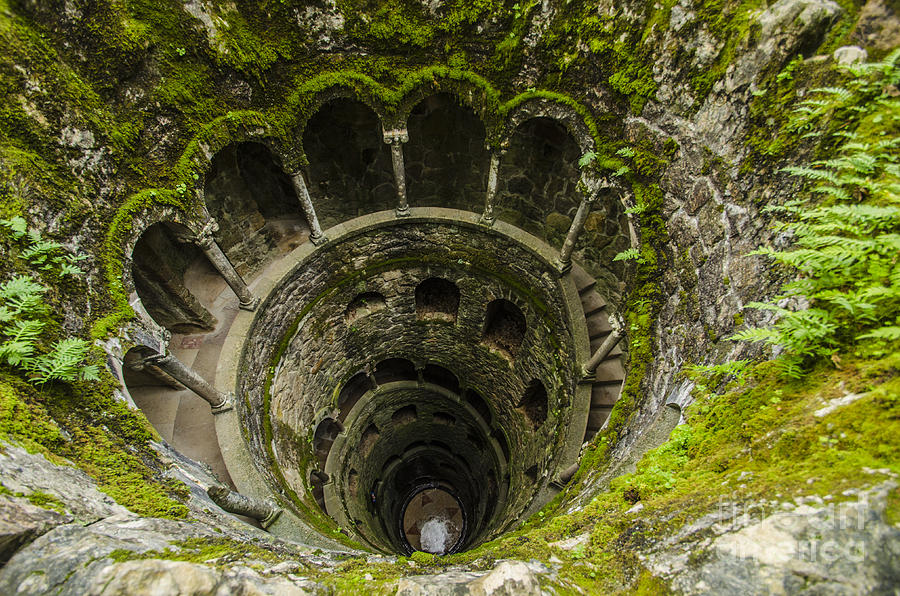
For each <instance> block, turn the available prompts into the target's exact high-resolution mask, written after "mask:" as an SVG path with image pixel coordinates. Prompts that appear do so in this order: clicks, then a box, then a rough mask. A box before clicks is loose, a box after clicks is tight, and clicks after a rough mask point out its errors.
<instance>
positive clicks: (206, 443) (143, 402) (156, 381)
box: [122, 346, 231, 486]
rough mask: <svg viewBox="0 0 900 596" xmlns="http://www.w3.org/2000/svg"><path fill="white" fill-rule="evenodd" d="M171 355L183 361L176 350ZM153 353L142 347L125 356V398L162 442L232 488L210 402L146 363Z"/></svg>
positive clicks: (123, 362)
mask: <svg viewBox="0 0 900 596" xmlns="http://www.w3.org/2000/svg"><path fill="white" fill-rule="evenodd" d="M172 352H173V353H175V354H176V355H177V356H179V357H180V358H182V360H185V359H186V358H185V355H184V354H183V353H179V350H178V349H173V350H172ZM156 353H157V352H156V351H155V350H152V349H150V348H147V347H144V346H137V347H134V348H131V349H130V350H128V352H126V353H125V356H124V358H123V361H122V364H123V367H122V380H123V382H124V384H125V388H126V389H127V391H128V395H130V396H131V400H132V401H133V402H134V405H135V406H137V407H138V408H139V409H140V410H141V412H142V413H143V414H144V416H145V417H146V418H147V421H148V422H150V424H151V425H153V428H155V429H156V432H158V433H159V436H160V437H162V438H163V440H165V441H166V442H167V443H168V444H169V445H171V446H172V447H173V448H175V449H176V450H178V451H179V452H180V453H182V454H184V455H185V456H187V457H189V458H191V459H195V460H197V461H201V462H203V463H205V464H207V465H209V467H210V468H212V470H213V472H214V473H215V475H216V476H217V477H218V479H219V480H220V481H222V482H223V483H225V484H227V485H229V486H231V476H230V475H229V474H228V469H227V468H226V467H225V462H224V460H223V459H222V452H221V450H220V449H219V442H218V439H217V438H216V425H215V420H214V418H213V414H212V412H211V410H210V408H209V403H207V402H206V401H205V400H204V399H203V398H201V397H200V396H198V395H197V394H195V393H194V392H193V391H190V390H189V389H187V388H185V387H184V386H183V385H181V384H180V383H179V382H178V381H176V380H175V379H173V378H172V377H171V376H169V375H168V374H166V373H165V372H164V371H163V370H162V369H161V368H159V367H157V366H156V365H154V364H152V360H150V361H148V360H145V359H146V358H147V357H149V356H152V355H154V354H156Z"/></svg>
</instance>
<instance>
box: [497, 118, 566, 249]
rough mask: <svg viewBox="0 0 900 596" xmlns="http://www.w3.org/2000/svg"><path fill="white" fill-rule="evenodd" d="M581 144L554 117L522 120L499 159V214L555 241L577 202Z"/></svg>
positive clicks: (557, 242)
mask: <svg viewBox="0 0 900 596" xmlns="http://www.w3.org/2000/svg"><path fill="white" fill-rule="evenodd" d="M580 156H581V150H580V148H579V147H578V143H576V142H575V139H574V138H573V137H572V135H571V134H569V132H568V130H566V128H565V126H563V125H562V124H560V123H559V122H557V121H556V120H554V119H552V118H546V117H538V118H531V119H530V120H526V121H525V122H523V123H521V124H520V125H519V126H518V127H517V128H516V130H515V132H514V133H513V135H512V137H511V138H510V142H509V150H508V151H507V153H506V155H505V156H504V157H503V159H502V160H501V162H500V176H499V179H500V185H499V188H498V197H497V203H498V207H496V208H495V211H496V214H497V217H498V218H500V219H502V220H503V221H507V222H509V223H512V224H514V225H517V226H519V227H521V228H523V229H525V230H527V231H529V232H531V233H532V234H534V235H536V236H538V237H539V238H543V239H544V240H546V241H548V242H549V243H550V244H552V245H554V246H559V245H560V243H561V242H562V240H563V239H564V238H565V235H566V232H567V231H568V229H569V226H570V225H571V223H572V218H573V216H574V215H575V211H576V210H577V209H578V205H579V203H580V202H581V195H580V194H579V193H578V191H577V190H576V185H577V184H578V180H579V178H580V176H581V172H580V171H579V169H578V159H579V157H580Z"/></svg>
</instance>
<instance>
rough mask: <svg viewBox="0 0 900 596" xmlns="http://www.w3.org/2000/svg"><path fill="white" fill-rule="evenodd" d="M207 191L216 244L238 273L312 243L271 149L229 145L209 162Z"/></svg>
mask: <svg viewBox="0 0 900 596" xmlns="http://www.w3.org/2000/svg"><path fill="white" fill-rule="evenodd" d="M203 190H204V204H205V207H206V209H207V210H208V212H209V214H210V215H211V216H212V217H213V219H215V220H216V222H218V224H219V231H218V233H217V234H216V239H217V241H218V243H219V245H220V246H221V248H222V250H224V251H225V253H226V255H228V257H229V259H230V260H231V262H232V263H233V264H234V266H235V268H236V269H237V270H238V271H239V272H246V271H248V270H253V269H255V268H256V267H258V266H259V265H260V264H261V263H262V262H264V261H265V260H266V259H267V258H268V255H269V253H271V252H274V251H278V250H289V249H291V248H293V247H295V246H297V245H298V244H300V243H301V242H303V241H305V240H306V238H308V235H309V223H308V222H307V221H306V218H305V217H304V215H303V211H302V208H301V203H300V200H299V198H298V197H297V193H296V191H295V190H294V186H293V183H292V182H291V179H290V176H288V174H287V173H286V172H285V170H284V168H283V166H282V162H281V159H280V157H279V155H278V154H277V153H275V152H273V150H272V148H271V146H270V145H268V144H266V143H260V142H258V141H256V140H254V141H242V142H235V143H230V144H228V145H225V146H224V147H223V148H222V149H221V150H219V151H218V152H217V153H216V154H215V155H214V156H213V157H212V159H211V160H210V168H209V171H208V173H207V175H206V180H205V184H204V187H203Z"/></svg>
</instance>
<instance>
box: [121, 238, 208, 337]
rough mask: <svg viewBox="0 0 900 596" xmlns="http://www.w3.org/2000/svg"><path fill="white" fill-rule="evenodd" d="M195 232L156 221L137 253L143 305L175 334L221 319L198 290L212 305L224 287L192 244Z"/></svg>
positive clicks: (134, 254) (136, 280) (204, 329)
mask: <svg viewBox="0 0 900 596" xmlns="http://www.w3.org/2000/svg"><path fill="white" fill-rule="evenodd" d="M190 236H191V233H190V231H189V230H188V229H187V228H185V227H184V226H181V225H178V224H173V223H168V222H161V223H155V224H153V225H151V226H150V227H148V228H147V229H146V230H144V233H143V234H141V236H140V238H138V241H137V243H136V244H135V245H134V251H133V252H132V265H131V276H132V279H133V280H134V288H135V291H136V292H137V295H138V298H140V299H141V304H142V305H143V307H144V309H145V310H146V311H147V314H149V315H150V317H151V318H152V319H153V320H154V321H156V322H157V323H158V324H159V325H160V326H161V327H165V328H166V329H168V330H169V331H171V332H173V333H203V332H207V331H212V330H213V328H215V326H216V318H215V317H214V316H213V315H212V313H210V312H209V310H208V309H207V307H206V306H204V305H203V303H201V301H200V299H199V298H198V296H197V295H195V293H194V291H196V292H197V293H198V294H203V295H205V297H206V299H207V303H212V300H213V299H214V298H215V296H216V295H218V292H219V291H221V290H222V289H224V288H225V281H224V280H223V279H222V277H221V276H220V275H219V273H218V272H217V271H216V270H215V269H214V268H213V266H212V265H211V264H210V262H209V260H208V259H207V258H206V256H205V255H204V254H203V252H202V251H201V250H200V249H199V248H198V247H197V246H195V245H193V244H191V243H190V242H189V240H188V238H189V237H190ZM192 290H194V291H192Z"/></svg>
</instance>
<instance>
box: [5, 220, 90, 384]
mask: <svg viewBox="0 0 900 596" xmlns="http://www.w3.org/2000/svg"><path fill="white" fill-rule="evenodd" d="M0 229H2V230H3V232H5V234H6V235H7V236H8V237H9V238H10V239H11V240H12V241H13V242H14V243H15V244H18V245H19V249H20V250H19V259H20V260H21V261H24V263H23V264H24V265H25V268H26V269H28V270H30V271H39V272H46V273H48V274H50V275H53V276H55V277H57V278H60V279H61V278H64V277H67V276H79V275H82V274H83V272H82V271H81V269H79V268H78V266H77V265H76V263H77V262H78V261H80V260H81V259H83V258H84V257H80V256H76V255H72V254H70V253H68V252H66V251H65V249H64V248H63V247H62V245H61V244H59V243H56V242H53V241H50V240H46V239H44V238H42V237H41V235H40V233H39V232H37V231H35V230H29V229H28V225H27V223H26V222H25V220H24V219H23V218H21V217H13V218H12V219H9V220H0ZM47 291H48V288H47V287H46V286H44V285H43V284H42V283H40V282H39V281H36V280H35V278H34V276H33V275H31V274H28V275H25V274H18V275H15V276H13V277H12V278H11V279H9V280H7V281H5V282H4V283H2V284H0V363H3V364H6V365H8V366H11V367H13V368H16V369H19V370H20V371H22V372H24V373H25V374H26V375H28V378H29V380H30V381H31V382H33V383H37V384H43V383H46V382H47V381H53V380H61V381H76V380H97V379H98V378H99V376H98V373H99V371H98V368H97V366H96V365H94V364H85V359H86V357H87V354H88V350H90V347H91V344H90V343H89V342H87V341H85V340H83V339H79V338H76V337H67V338H63V339H59V340H57V341H55V342H54V343H52V344H50V345H48V341H47V339H46V333H45V332H46V328H47V324H48V323H49V322H50V316H51V312H50V309H49V307H48V305H47V302H46V300H45V298H44V297H45V294H46V293H47Z"/></svg>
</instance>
